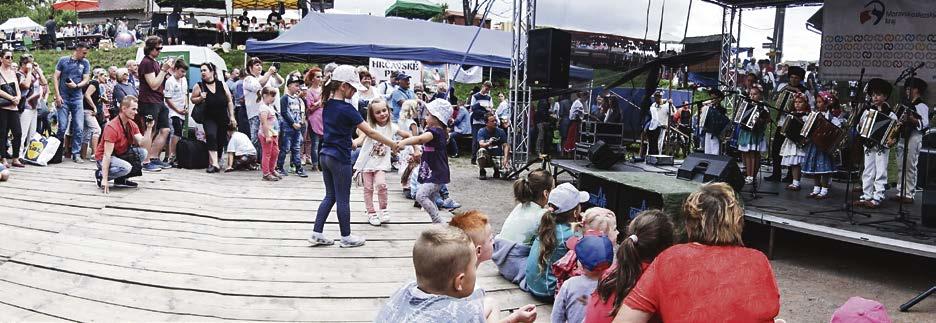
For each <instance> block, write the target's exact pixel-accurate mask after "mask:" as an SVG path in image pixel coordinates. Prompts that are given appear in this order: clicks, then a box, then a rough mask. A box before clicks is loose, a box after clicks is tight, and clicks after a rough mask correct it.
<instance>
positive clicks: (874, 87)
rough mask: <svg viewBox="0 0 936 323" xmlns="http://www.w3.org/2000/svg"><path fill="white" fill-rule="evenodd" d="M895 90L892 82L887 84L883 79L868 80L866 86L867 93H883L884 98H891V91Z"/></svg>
mask: <svg viewBox="0 0 936 323" xmlns="http://www.w3.org/2000/svg"><path fill="white" fill-rule="evenodd" d="M893 89H894V88H893V87H892V86H891V84H890V82H887V81H885V80H883V79H879V78H873V79H870V80H868V84H867V85H865V92H867V93H869V94H870V93H881V94H884V96H887V97H890V94H891V91H892V90H893Z"/></svg>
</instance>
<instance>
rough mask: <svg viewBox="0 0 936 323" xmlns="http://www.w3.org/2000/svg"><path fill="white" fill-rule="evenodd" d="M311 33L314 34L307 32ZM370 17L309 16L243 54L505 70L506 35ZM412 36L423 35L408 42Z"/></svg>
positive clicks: (576, 71) (584, 73) (587, 73)
mask: <svg viewBox="0 0 936 323" xmlns="http://www.w3.org/2000/svg"><path fill="white" fill-rule="evenodd" d="M310 31H316V32H310ZM476 32H478V28H477V27H467V26H460V25H449V24H442V23H437V22H431V21H419V20H409V19H399V18H387V17H378V16H370V15H339V14H323V13H319V12H310V13H309V14H308V15H307V16H306V17H305V18H303V19H302V20H301V21H299V23H298V24H297V25H296V26H293V28H292V29H290V30H289V31H287V32H285V33H284V34H282V35H280V36H279V37H277V38H276V39H273V40H269V41H256V40H248V41H247V54H249V55H253V56H261V57H264V58H266V59H270V60H280V61H306V62H307V61H309V60H311V59H315V58H316V57H325V59H326V60H330V61H334V60H336V58H337V57H356V58H368V57H373V58H384V59H399V60H419V61H424V62H436V63H449V64H461V63H462V60H463V59H464V64H465V65H475V66H485V67H496V68H510V56H511V55H510V54H511V46H512V45H511V44H512V43H513V35H511V33H510V32H506V31H498V30H491V29H481V30H480V32H479V33H478V38H477V39H476V40H475V41H474V45H473V46H472V47H471V51H470V52H469V53H468V55H467V57H466V56H465V52H466V51H467V50H468V46H469V44H471V43H472V38H473V37H474V35H475V33H476ZM413 35H422V36H421V37H413ZM570 76H571V77H573V78H576V79H591V78H592V76H593V71H592V70H589V69H584V68H579V67H574V66H573V67H572V68H571V71H570Z"/></svg>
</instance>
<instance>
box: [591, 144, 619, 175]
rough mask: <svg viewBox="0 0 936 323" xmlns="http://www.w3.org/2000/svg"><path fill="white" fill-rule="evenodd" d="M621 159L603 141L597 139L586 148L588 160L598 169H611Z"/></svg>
mask: <svg viewBox="0 0 936 323" xmlns="http://www.w3.org/2000/svg"><path fill="white" fill-rule="evenodd" d="M619 160H621V156H619V155H618V154H617V153H615V152H614V150H613V149H611V147H610V146H608V144H606V143H605V142H604V141H601V140H598V141H596V142H595V143H594V144H593V145H592V146H591V147H589V148H588V161H589V162H591V165H592V166H593V167H595V168H598V169H611V167H614V164H617V162H618V161H619Z"/></svg>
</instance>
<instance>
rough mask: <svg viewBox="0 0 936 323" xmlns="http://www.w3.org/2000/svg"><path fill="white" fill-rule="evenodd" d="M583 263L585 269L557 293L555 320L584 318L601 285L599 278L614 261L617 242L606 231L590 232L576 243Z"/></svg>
mask: <svg viewBox="0 0 936 323" xmlns="http://www.w3.org/2000/svg"><path fill="white" fill-rule="evenodd" d="M574 249H575V254H576V256H577V257H578V262H579V265H580V266H581V267H582V269H583V270H584V271H585V273H584V274H583V275H581V276H575V277H572V278H569V280H567V281H566V282H565V283H564V284H562V287H561V288H559V293H558V294H557V295H556V302H555V303H554V304H553V309H552V317H551V320H552V322H558V323H562V322H582V321H584V320H585V308H586V306H585V305H586V304H588V297H589V295H591V294H592V292H594V291H595V288H597V287H598V280H599V279H601V275H602V274H603V273H604V271H605V270H606V269H608V267H611V264H612V263H613V262H614V244H613V243H612V242H611V240H610V239H608V237H607V236H605V235H586V236H584V237H582V238H581V239H580V240H579V241H578V243H576V244H575V247H574Z"/></svg>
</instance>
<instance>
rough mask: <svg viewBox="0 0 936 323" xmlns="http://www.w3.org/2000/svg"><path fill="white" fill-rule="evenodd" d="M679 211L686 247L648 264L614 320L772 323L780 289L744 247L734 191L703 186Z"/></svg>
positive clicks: (758, 256) (759, 258) (762, 260)
mask: <svg viewBox="0 0 936 323" xmlns="http://www.w3.org/2000/svg"><path fill="white" fill-rule="evenodd" d="M683 211H684V213H685V214H686V234H687V236H688V241H689V243H684V244H678V245H675V246H672V247H670V248H669V249H666V251H663V252H662V253H660V255H659V256H657V257H656V259H654V260H653V263H651V264H650V266H649V267H647V270H646V271H644V273H643V275H641V276H640V280H639V281H637V285H636V286H634V288H633V289H632V290H631V291H630V293H629V294H628V295H627V297H626V298H625V299H624V306H622V307H621V310H620V311H619V312H618V314H617V317H616V318H615V322H647V321H648V320H650V319H651V317H652V316H653V315H654V314H657V315H659V317H660V319H662V320H663V321H664V322H668V321H677V322H678V321H696V322H773V321H774V318H776V317H777V314H778V313H779V312H780V291H779V290H778V288H777V281H776V280H775V279H774V274H773V270H772V269H771V267H770V262H769V261H768V260H767V257H766V256H765V255H764V254H763V253H761V252H760V251H757V250H754V249H750V248H745V247H744V246H743V242H742V240H741V232H742V227H743V225H744V216H743V210H742V207H741V205H740V204H739V203H738V200H737V198H736V197H735V192H734V190H733V189H732V188H731V187H730V186H728V184H725V183H714V184H706V185H703V186H702V187H701V188H700V189H699V190H698V191H696V192H694V193H692V194H690V195H689V197H688V198H687V199H686V202H685V203H684V205H683ZM639 241H640V240H639V237H638V243H639Z"/></svg>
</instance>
